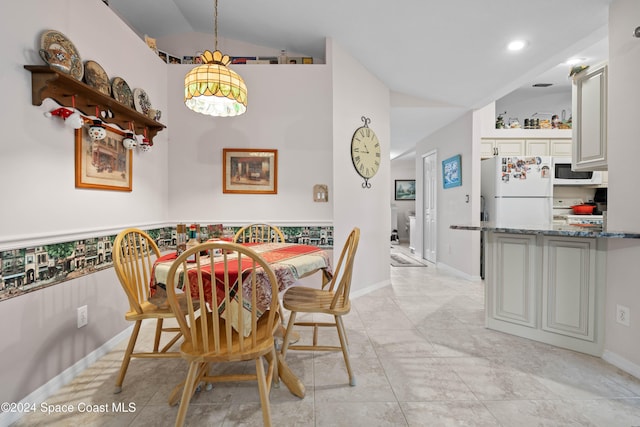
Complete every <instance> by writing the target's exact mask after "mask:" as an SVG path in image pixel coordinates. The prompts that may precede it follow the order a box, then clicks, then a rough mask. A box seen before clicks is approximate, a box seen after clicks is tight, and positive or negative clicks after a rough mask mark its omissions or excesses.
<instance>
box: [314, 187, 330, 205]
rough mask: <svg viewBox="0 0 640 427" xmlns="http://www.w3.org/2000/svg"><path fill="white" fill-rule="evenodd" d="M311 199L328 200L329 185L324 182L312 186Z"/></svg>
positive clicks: (317, 200) (316, 200)
mask: <svg viewBox="0 0 640 427" xmlns="http://www.w3.org/2000/svg"><path fill="white" fill-rule="evenodd" d="M313 201H314V202H328V201H329V186H327V185H324V184H316V185H314V186H313Z"/></svg>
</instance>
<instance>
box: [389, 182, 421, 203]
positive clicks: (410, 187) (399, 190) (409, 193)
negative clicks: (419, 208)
mask: <svg viewBox="0 0 640 427" xmlns="http://www.w3.org/2000/svg"><path fill="white" fill-rule="evenodd" d="M394 188H395V190H394V194H395V199H396V200H415V199H416V180H415V179H396V180H395V187H394Z"/></svg>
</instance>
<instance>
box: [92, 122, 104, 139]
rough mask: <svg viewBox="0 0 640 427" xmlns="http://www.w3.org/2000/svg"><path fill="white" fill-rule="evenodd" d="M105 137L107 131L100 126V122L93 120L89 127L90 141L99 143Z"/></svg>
mask: <svg viewBox="0 0 640 427" xmlns="http://www.w3.org/2000/svg"><path fill="white" fill-rule="evenodd" d="M106 137H107V130H106V129H105V128H104V125H103V124H102V120H94V121H93V124H92V125H91V127H89V138H91V140H92V141H100V140H101V139H105V138H106Z"/></svg>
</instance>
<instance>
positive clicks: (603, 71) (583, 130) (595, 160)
mask: <svg viewBox="0 0 640 427" xmlns="http://www.w3.org/2000/svg"><path fill="white" fill-rule="evenodd" d="M572 107H573V111H574V117H573V156H572V160H573V168H574V169H575V170H603V169H607V66H606V65H603V66H600V67H598V68H596V69H595V70H593V71H591V72H589V73H585V74H584V75H580V76H578V77H577V78H576V79H575V81H574V84H573V95H572Z"/></svg>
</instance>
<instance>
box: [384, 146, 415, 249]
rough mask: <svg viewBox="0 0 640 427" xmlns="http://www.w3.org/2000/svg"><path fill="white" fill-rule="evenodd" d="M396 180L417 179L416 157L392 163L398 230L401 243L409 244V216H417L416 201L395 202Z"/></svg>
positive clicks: (393, 203) (393, 201)
mask: <svg viewBox="0 0 640 427" xmlns="http://www.w3.org/2000/svg"><path fill="white" fill-rule="evenodd" d="M396 179H416V161H415V158H414V157H401V158H395V159H393V160H392V161H391V180H390V184H389V185H390V187H389V188H390V190H391V204H392V205H394V206H395V207H396V208H397V212H398V222H397V225H396V227H397V230H398V236H399V238H400V242H402V243H406V242H409V232H408V230H407V228H406V224H407V223H408V222H409V214H410V213H411V214H413V215H415V212H416V202H415V200H394V199H395V180H396Z"/></svg>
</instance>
